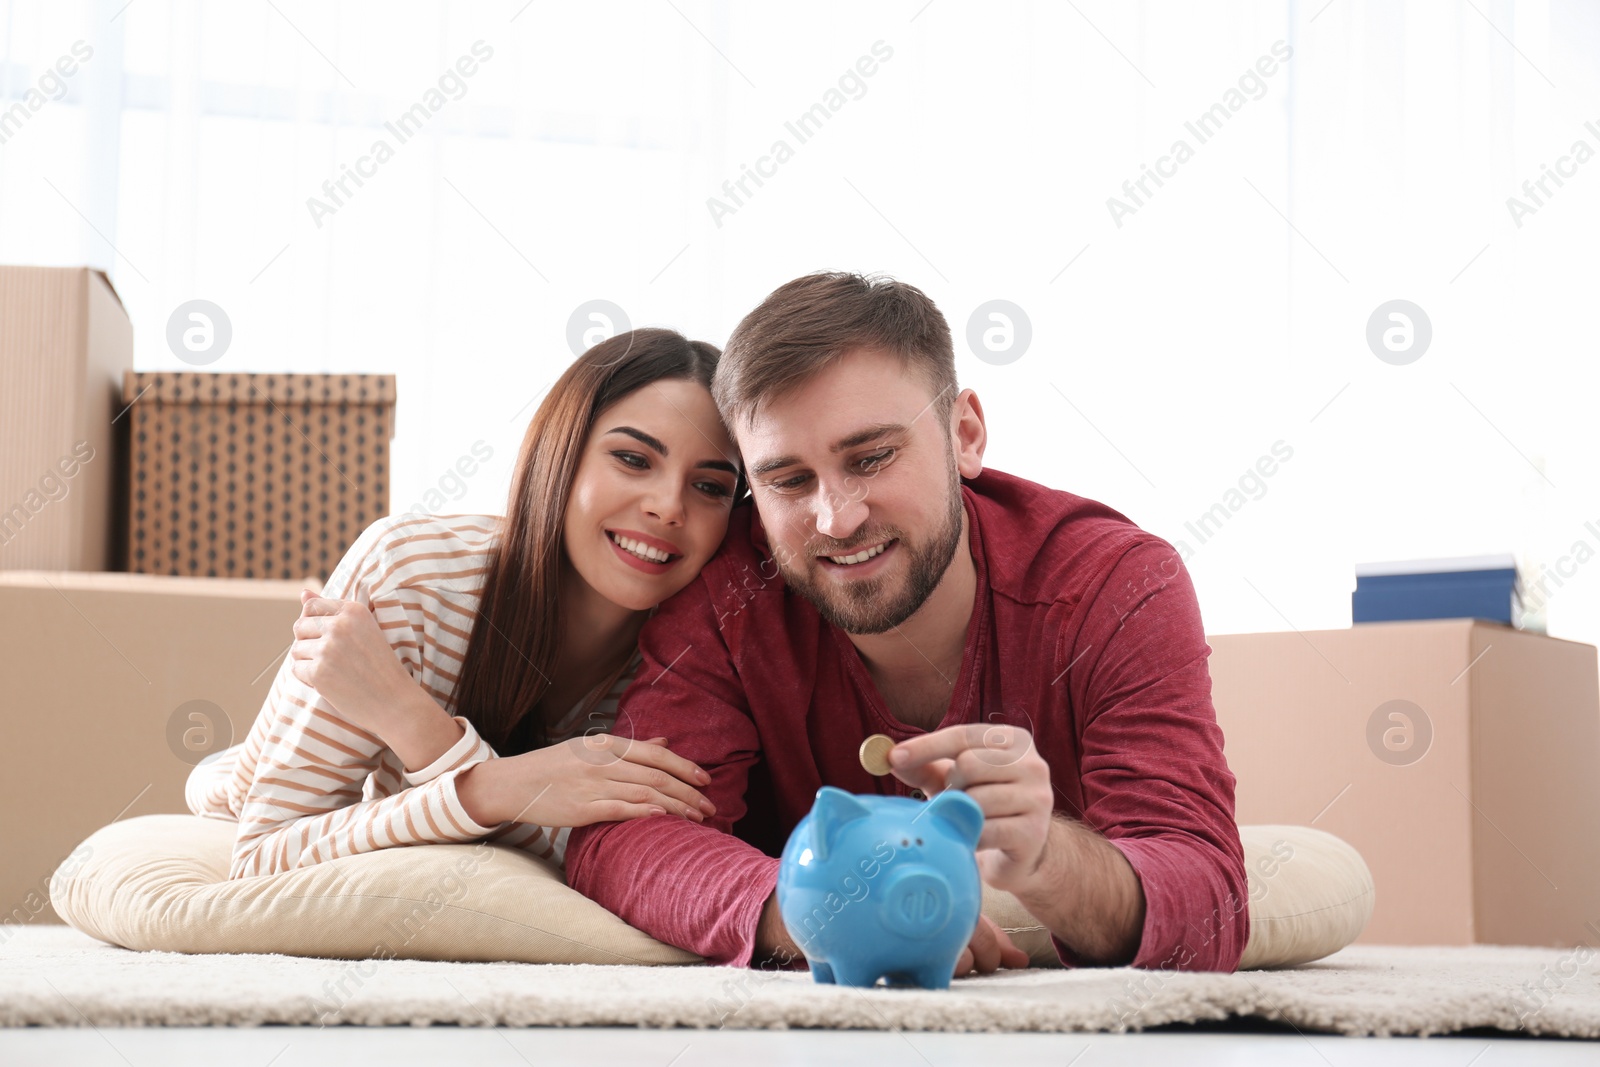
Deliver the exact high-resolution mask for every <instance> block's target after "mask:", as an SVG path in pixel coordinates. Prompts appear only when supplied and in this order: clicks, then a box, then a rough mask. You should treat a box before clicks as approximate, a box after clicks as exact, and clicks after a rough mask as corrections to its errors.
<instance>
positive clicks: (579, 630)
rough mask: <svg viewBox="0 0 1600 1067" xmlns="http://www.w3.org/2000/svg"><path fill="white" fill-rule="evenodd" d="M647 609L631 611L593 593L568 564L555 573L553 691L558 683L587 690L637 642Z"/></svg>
mask: <svg viewBox="0 0 1600 1067" xmlns="http://www.w3.org/2000/svg"><path fill="white" fill-rule="evenodd" d="M649 617H650V613H649V612H648V611H633V610H631V609H629V608H625V607H622V606H621V605H619V604H616V603H613V602H612V601H610V600H607V599H606V598H605V597H603V596H601V595H600V594H599V593H597V592H595V590H594V588H593V587H592V586H591V585H589V583H588V582H586V581H584V580H583V578H582V576H580V575H579V574H578V572H577V571H576V570H574V569H573V568H572V566H571V564H566V565H564V566H563V568H562V575H561V615H560V623H559V625H560V627H561V643H560V646H559V648H558V650H557V652H556V673H557V677H556V678H555V679H553V680H552V682H553V685H552V687H553V688H557V689H565V688H567V687H565V686H562V685H561V684H560V682H561V679H563V678H565V679H572V680H574V681H577V682H580V684H578V685H575V686H573V687H572V688H575V689H577V690H578V691H579V692H588V691H589V690H590V689H592V688H593V687H594V686H596V685H598V684H599V683H600V682H601V681H603V680H604V679H605V677H606V676H607V675H608V674H610V673H611V672H612V671H614V670H616V669H617V667H618V666H619V665H620V664H621V663H622V662H623V661H625V660H626V659H627V658H628V657H629V656H630V655H632V653H633V649H634V648H636V647H637V646H638V644H639V631H640V630H642V629H643V628H644V624H645V620H646V619H648V618H649Z"/></svg>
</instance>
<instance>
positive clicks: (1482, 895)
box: [1207, 619, 1600, 947]
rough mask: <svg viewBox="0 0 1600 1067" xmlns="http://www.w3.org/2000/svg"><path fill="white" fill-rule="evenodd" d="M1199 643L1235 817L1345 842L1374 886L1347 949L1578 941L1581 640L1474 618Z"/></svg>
mask: <svg viewBox="0 0 1600 1067" xmlns="http://www.w3.org/2000/svg"><path fill="white" fill-rule="evenodd" d="M1207 641H1208V642H1209V644H1210V645H1211V648H1212V654H1211V659H1210V664H1211V679H1212V699H1213V702H1214V703H1215V705H1216V709H1217V721H1218V723H1219V724H1220V725H1221V726H1222V730H1223V733H1224V734H1225V735H1226V738H1227V745H1226V754H1227V757H1228V765H1229V767H1230V768H1231V769H1232V771H1233V773H1234V776H1235V777H1236V778H1237V779H1238V787H1237V790H1236V794H1235V795H1236V800H1237V807H1236V812H1235V814H1236V817H1237V818H1238V821H1239V822H1240V823H1293V824H1298V825H1311V826H1315V827H1317V828H1318V829H1322V830H1326V831H1328V832H1329V833H1331V834H1335V835H1337V836H1338V837H1341V838H1343V839H1344V840H1346V841H1348V842H1349V843H1350V844H1352V845H1354V846H1355V848H1356V850H1357V851H1359V852H1360V853H1361V855H1362V858H1363V859H1365V860H1366V862H1367V866H1368V867H1369V868H1370V869H1371V871H1372V878H1373V884H1374V888H1375V890H1376V903H1375V907H1374V910H1373V913H1372V921H1371V922H1370V923H1368V924H1367V928H1366V930H1365V932H1364V933H1363V934H1362V935H1361V937H1360V938H1359V941H1360V942H1363V943H1367V944H1396V945H1468V944H1473V943H1475V942H1485V943H1490V944H1503V945H1547V946H1563V947H1572V946H1576V945H1579V944H1584V943H1588V942H1589V941H1591V940H1592V939H1593V937H1594V935H1593V934H1592V933H1590V932H1589V931H1588V930H1586V928H1585V923H1588V922H1591V921H1594V920H1596V919H1600V774H1597V773H1596V769H1597V766H1600V675H1597V673H1596V654H1595V649H1594V647H1593V646H1592V645H1586V644H1581V643H1578V642H1574V641H1561V640H1557V639H1554V638H1550V637H1545V636H1542V635H1539V634H1531V633H1526V632H1524V631H1521V630H1514V629H1511V628H1510V627H1506V626H1501V625H1497V624H1494V623H1486V622H1481V621H1475V620H1471V619H1452V620H1434V621H1427V622H1379V623H1366V624H1363V625H1360V626H1355V627H1352V628H1350V629H1346V630H1316V631H1308V632H1304V633H1297V632H1284V633H1261V634H1228V635H1218V636H1213V637H1208V638H1207Z"/></svg>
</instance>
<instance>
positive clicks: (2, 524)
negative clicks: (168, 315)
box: [0, 267, 133, 571]
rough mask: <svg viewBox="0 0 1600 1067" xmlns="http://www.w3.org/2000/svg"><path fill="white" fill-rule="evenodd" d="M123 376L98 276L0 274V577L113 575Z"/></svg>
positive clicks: (127, 344)
mask: <svg viewBox="0 0 1600 1067" xmlns="http://www.w3.org/2000/svg"><path fill="white" fill-rule="evenodd" d="M132 366H133V325H132V323H130V322H129V321H128V315H127V312H125V311H124V310H123V308H122V301H121V300H119V299H118V298H117V294H116V290H114V289H113V288H112V287H111V282H110V280H109V279H107V278H106V276H105V274H104V273H103V272H101V271H98V270H92V269H90V268H88V267H72V268H61V267H0V570H11V569H16V568H23V567H37V568H44V569H49V570H86V571H103V570H110V569H112V568H114V567H120V566H121V553H120V552H119V551H118V544H117V535H118V531H119V529H120V522H119V518H120V508H119V507H118V506H117V504H118V500H119V496H118V494H119V493H120V492H121V488H120V485H119V483H120V472H121V470H122V463H121V457H120V456H119V455H118V452H117V447H116V439H117V430H118V427H116V426H114V425H113V420H114V419H116V418H117V416H118V413H119V412H120V411H121V408H122V405H121V403H120V395H121V394H120V386H121V381H122V375H123V373H124V372H125V371H127V370H128V369H129V368H130V367H132Z"/></svg>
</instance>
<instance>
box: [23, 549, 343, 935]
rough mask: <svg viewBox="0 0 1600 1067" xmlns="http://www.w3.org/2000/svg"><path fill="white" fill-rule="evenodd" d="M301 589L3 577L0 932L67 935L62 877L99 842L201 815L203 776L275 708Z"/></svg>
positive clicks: (55, 575)
mask: <svg viewBox="0 0 1600 1067" xmlns="http://www.w3.org/2000/svg"><path fill="white" fill-rule="evenodd" d="M310 585H311V586H312V587H313V588H320V586H319V585H317V583H315V582H312V583H310ZM301 587H302V583H300V582H276V581H267V582H263V581H243V580H237V579H213V578H166V577H153V576H147V575H132V574H78V573H66V572H60V571H56V572H43V571H10V572H4V573H0V647H4V648H5V650H6V664H7V665H8V667H10V668H11V669H10V670H8V671H7V678H6V682H5V688H4V695H3V696H0V729H3V731H4V733H3V736H4V738H5V752H6V755H7V768H6V773H5V774H3V775H0V923H8V922H59V921H60V920H59V919H58V918H57V917H56V915H55V912H54V911H53V910H51V909H50V907H49V906H48V904H47V898H48V891H49V885H50V875H51V873H52V872H53V871H54V870H55V869H56V867H57V865H59V864H60V863H61V862H62V860H64V859H66V858H67V857H68V856H69V855H70V854H71V853H72V851H73V849H74V848H76V847H77V845H78V844H79V843H80V842H81V841H83V839H84V838H86V837H88V836H89V835H90V834H91V833H93V832H94V831H95V830H97V829H99V828H100V827H102V826H105V825H106V824H108V823H110V822H113V821H114V820H116V819H118V818H127V817H129V816H133V815H145V814H149V813H152V812H184V811H187V810H188V808H187V806H186V805H185V803H184V799H183V786H184V782H185V781H186V780H187V779H188V776H189V771H190V769H191V768H193V766H194V765H195V764H196V763H198V762H199V761H200V760H201V759H202V758H204V757H205V756H207V755H209V754H211V753H213V752H219V751H221V750H222V749H224V748H226V747H228V745H230V744H232V743H234V742H236V741H243V740H244V737H245V735H246V734H247V733H248V732H249V730H250V727H251V725H252V724H253V723H254V722H255V719H256V715H257V713H259V712H260V710H261V705H262V704H263V703H264V702H265V701H266V698H267V693H268V691H269V690H270V689H271V687H272V680H273V677H274V676H275V675H276V673H277V670H278V667H279V666H280V665H281V664H282V662H283V659H284V656H285V655H286V654H287V653H288V648H289V645H290V643H291V642H292V641H293V640H294V635H293V633H292V632H291V627H292V626H293V624H294V620H295V619H296V618H297V617H298V616H299V614H300V589H301ZM4 936H5V927H4V926H0V938H3V937H4Z"/></svg>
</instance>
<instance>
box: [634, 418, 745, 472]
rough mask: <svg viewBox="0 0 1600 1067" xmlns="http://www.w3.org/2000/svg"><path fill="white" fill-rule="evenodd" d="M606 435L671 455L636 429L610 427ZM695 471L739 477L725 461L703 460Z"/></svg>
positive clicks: (661, 443) (661, 442) (648, 435)
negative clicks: (628, 438)
mask: <svg viewBox="0 0 1600 1067" xmlns="http://www.w3.org/2000/svg"><path fill="white" fill-rule="evenodd" d="M606 433H608V434H611V433H620V434H623V435H625V436H628V437H631V438H633V439H634V440H635V441H638V442H640V443H641V444H645V445H649V446H650V447H651V448H653V449H655V450H656V451H657V452H659V453H661V455H662V456H663V457H665V456H668V455H670V454H671V453H670V450H669V449H668V448H667V446H666V444H665V443H664V442H663V441H662V440H661V439H660V438H658V437H655V436H654V435H652V434H647V433H645V432H644V431H643V430H640V429H636V428H635V427H632V426H615V427H612V428H611V429H609V430H607V431H606ZM695 469H696V470H700V469H705V470H714V471H727V472H728V473H729V474H731V475H733V476H734V477H735V478H737V477H739V468H738V467H736V466H734V465H733V464H732V463H729V462H728V461H727V460H725V459H703V460H701V461H700V462H699V463H696V464H695Z"/></svg>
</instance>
